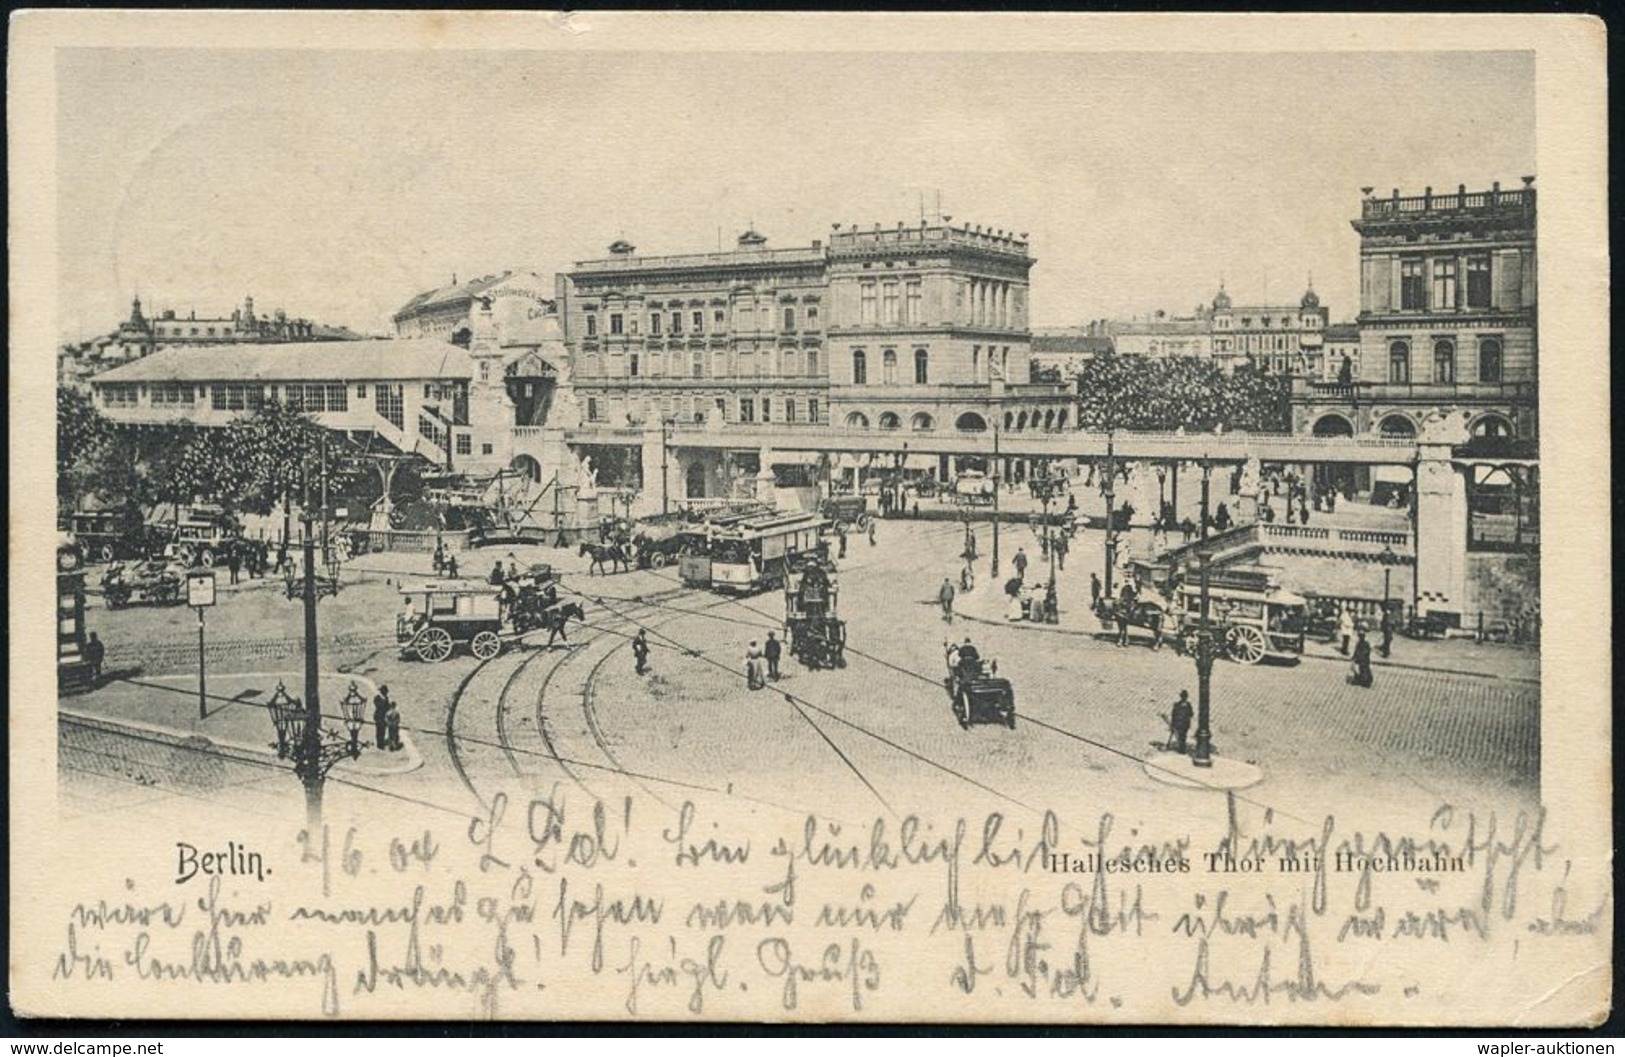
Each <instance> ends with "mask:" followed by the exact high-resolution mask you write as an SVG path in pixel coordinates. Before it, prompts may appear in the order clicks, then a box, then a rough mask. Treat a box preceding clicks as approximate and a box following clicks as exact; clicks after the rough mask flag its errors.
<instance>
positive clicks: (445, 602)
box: [395, 580, 503, 664]
mask: <svg viewBox="0 0 1625 1057" xmlns="http://www.w3.org/2000/svg"><path fill="white" fill-rule="evenodd" d="M401 594H402V595H403V596H405V598H406V606H405V608H404V609H403V610H402V613H401V615H400V616H399V617H398V618H397V619H396V627H395V640H396V643H397V644H398V645H399V647H400V654H401V656H402V657H403V658H416V659H418V660H420V661H425V662H427V663H429V664H439V663H440V662H441V661H444V660H445V659H446V658H448V657H450V656H451V655H452V653H453V652H455V650H456V649H457V648H458V647H459V646H466V647H467V648H468V652H470V653H472V654H473V655H474V656H475V657H477V658H479V659H480V660H482V661H488V660H490V659H491V658H493V657H495V656H496V655H497V654H499V653H501V652H502V646H503V638H502V632H503V612H502V610H503V605H502V601H501V599H500V598H499V597H498V595H497V589H496V588H494V587H491V586H490V585H488V584H484V583H480V582H478V581H474V580H437V581H431V582H429V583H421V584H413V585H407V586H403V587H402V588H401Z"/></svg>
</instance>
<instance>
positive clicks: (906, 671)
mask: <svg viewBox="0 0 1625 1057" xmlns="http://www.w3.org/2000/svg"><path fill="white" fill-rule="evenodd" d="M727 601H730V602H733V603H734V604H735V605H738V606H740V607H742V608H744V609H745V610H747V611H749V612H752V613H757V614H760V615H763V616H767V615H768V614H765V613H763V612H762V611H761V610H759V609H757V608H756V607H754V606H751V605H748V604H746V603H745V602H744V601H743V600H742V599H736V598H729V599H727ZM845 651H846V652H847V653H851V654H854V655H856V656H858V657H862V658H863V659H865V660H868V661H872V662H874V663H875V664H878V665H880V666H882V667H884V668H889V669H891V670H892V671H895V672H898V673H901V674H903V675H907V676H911V677H913V678H915V679H918V680H920V681H921V682H924V683H928V684H930V685H931V686H933V687H939V688H940V687H941V686H942V682H941V680H939V679H936V678H933V677H932V676H929V675H925V674H923V673H921V672H917V671H915V670H914V669H912V668H908V667H905V666H903V665H900V664H896V663H894V662H892V661H888V660H886V659H884V658H882V657H878V656H875V655H874V654H871V653H866V652H864V651H863V650H859V649H855V648H853V647H852V646H846V647H845ZM707 659H708V660H709V658H707ZM712 663H716V662H714V661H713V662H712ZM808 706H809V707H811V708H813V709H815V710H817V711H820V712H824V710H823V709H820V708H818V706H817V705H813V704H811V703H810V702H808ZM824 714H825V715H829V716H830V717H831V718H833V719H836V720H837V721H839V722H842V723H846V724H847V725H849V726H852V727H854V728H855V729H858V730H861V731H863V733H865V734H869V735H870V736H871V737H874V738H876V739H878V740H885V739H882V738H880V736H879V735H877V734H873V733H872V732H870V731H868V730H865V729H864V728H862V727H859V726H857V724H853V723H851V722H850V721H849V720H845V719H842V718H841V717H839V716H836V715H834V714H833V713H829V712H824ZM1022 719H1023V721H1024V722H1026V723H1030V724H1032V725H1033V726H1036V727H1038V728H1040V729H1042V730H1048V731H1050V732H1052V733H1054V734H1059V735H1062V736H1064V737H1067V738H1070V739H1072V740H1073V741H1077V742H1080V743H1082V744H1085V745H1089V746H1091V747H1093V748H1097V749H1099V750H1101V751H1102V752H1105V753H1109V754H1111V755H1113V756H1118V757H1121V758H1123V759H1126V760H1130V761H1133V762H1134V763H1138V764H1140V765H1141V766H1143V767H1146V768H1149V769H1151V770H1154V771H1157V772H1159V773H1161V774H1165V775H1168V776H1170V777H1177V778H1179V779H1180V780H1181V781H1182V782H1184V781H1194V782H1196V783H1197V784H1198V785H1200V786H1202V787H1203V788H1205V789H1207V790H1209V791H1211V792H1223V793H1228V794H1230V795H1231V796H1234V797H1235V798H1236V799H1237V800H1240V801H1242V802H1243V803H1247V804H1251V805H1252V806H1254V807H1257V808H1260V809H1263V810H1268V811H1273V812H1274V813H1275V814H1277V815H1280V816H1281V817H1283V818H1289V819H1292V820H1294V821H1297V822H1303V823H1305V824H1306V825H1313V823H1312V822H1310V820H1308V819H1304V818H1300V817H1298V816H1297V815H1294V814H1292V813H1291V812H1288V811H1285V810H1282V809H1280V808H1277V807H1275V806H1274V805H1271V804H1266V803H1264V802H1262V801H1260V800H1256V799H1253V798H1252V797H1248V796H1244V795H1242V794H1241V793H1240V792H1238V791H1236V790H1234V789H1228V788H1225V787H1223V786H1216V785H1209V784H1208V783H1205V782H1201V781H1200V780H1198V779H1194V778H1191V777H1189V776H1186V775H1183V774H1179V773H1178V772H1175V771H1172V770H1170V769H1169V768H1166V767H1163V766H1161V765H1160V764H1157V763H1154V762H1152V761H1151V760H1148V759H1146V758H1144V757H1141V756H1136V755H1134V754H1133V753H1132V752H1128V751H1125V750H1123V749H1119V748H1116V747H1114V746H1112V745H1108V744H1106V743H1105V742H1102V741H1097V740H1095V739H1093V738H1089V737H1086V736H1085V735H1082V734H1078V733H1076V732H1075V731H1070V730H1067V729H1065V728H1064V727H1058V726H1055V725H1054V724H1052V723H1048V722H1045V721H1044V720H1041V719H1037V718H1035V717H1033V716H1032V715H1030V714H1025V713H1024V714H1023V716H1022ZM887 743H888V744H894V743H891V742H887ZM894 747H896V748H899V749H901V750H902V751H904V752H909V753H910V754H911V755H913V754H912V753H911V752H910V750H907V749H903V748H902V747H901V746H896V745H894ZM919 758H920V759H922V760H923V761H924V762H927V763H930V764H932V765H933V766H938V767H942V766H943V765H941V764H937V763H936V762H935V761H932V760H929V759H926V758H925V757H919ZM944 769H945V770H950V769H948V768H944ZM950 773H954V774H956V775H957V772H952V771H951V772H950ZM960 777H964V776H960ZM965 780H966V781H968V782H971V784H973V785H978V786H979V787H980V788H983V789H986V790H987V791H988V792H992V793H994V794H995V795H998V796H1001V797H1003V798H1004V799H1007V800H1010V801H1011V802H1012V803H1016V804H1020V805H1021V806H1022V807H1028V809H1029V810H1037V809H1036V808H1031V807H1029V806H1028V805H1026V804H1022V803H1021V802H1020V801H1018V800H1015V799H1014V798H1013V797H1009V796H1008V795H1006V794H1003V793H999V792H998V791H997V790H992V789H988V787H986V786H981V785H980V783H977V782H975V781H974V780H973V779H969V778H965Z"/></svg>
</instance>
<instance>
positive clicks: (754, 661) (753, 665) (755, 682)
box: [745, 639, 767, 690]
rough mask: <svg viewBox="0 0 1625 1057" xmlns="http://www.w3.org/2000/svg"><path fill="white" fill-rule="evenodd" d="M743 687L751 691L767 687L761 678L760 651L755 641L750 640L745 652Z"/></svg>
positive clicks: (765, 681) (764, 680)
mask: <svg viewBox="0 0 1625 1057" xmlns="http://www.w3.org/2000/svg"><path fill="white" fill-rule="evenodd" d="M745 685H746V686H747V687H749V688H750V689H752V690H760V689H761V688H762V687H764V686H766V685H767V680H766V679H763V678H762V651H761V650H760V649H758V648H757V646H756V640H755V639H752V640H751V643H750V648H749V649H748V650H746V651H745Z"/></svg>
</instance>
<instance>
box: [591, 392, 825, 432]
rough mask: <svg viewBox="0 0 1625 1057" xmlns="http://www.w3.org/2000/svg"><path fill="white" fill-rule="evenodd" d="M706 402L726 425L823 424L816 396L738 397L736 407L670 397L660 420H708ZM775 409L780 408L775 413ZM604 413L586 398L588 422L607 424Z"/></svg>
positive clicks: (718, 400) (723, 400) (600, 404)
mask: <svg viewBox="0 0 1625 1057" xmlns="http://www.w3.org/2000/svg"><path fill="white" fill-rule="evenodd" d="M707 399H709V401H710V406H713V407H715V408H716V409H717V410H718V411H719V412H721V413H722V417H723V420H724V421H727V422H739V423H755V422H758V421H760V422H767V423H772V422H775V421H778V422H790V423H797V422H806V423H808V424H811V425H817V424H818V422H819V421H820V420H819V417H818V415H819V404H818V399H817V398H816V397H810V398H808V399H806V400H805V401H803V400H797V399H796V398H795V397H784V398H774V397H770V396H763V397H755V396H742V397H739V398H738V402H737V404H735V403H734V401H732V400H731V399H730V398H728V397H725V396H717V397H710V398H704V397H689V398H688V399H687V401H686V402H685V401H684V400H683V399H682V398H681V397H671V396H667V397H663V398H662V399H661V400H660V401H659V404H658V408H659V413H660V417H661V418H662V419H668V418H675V419H680V420H683V421H692V422H700V421H703V420H704V418H705V411H704V408H705V407H706V406H707ZM775 408H777V409H778V410H777V411H776V412H775ZM651 410H654V406H653V405H652V404H646V405H645V406H644V407H643V408H642V409H641V414H640V415H638V416H634V415H631V414H627V415H626V421H627V422H628V423H629V424H630V423H633V422H634V419H635V418H636V420H638V421H641V420H642V418H643V417H645V416H646V414H647V412H649V411H651ZM758 410H760V412H761V417H760V418H757V412H758ZM605 411H606V407H605V401H603V400H601V399H600V398H598V397H596V396H589V397H588V398H587V421H589V422H603V421H606V419H607V415H606V413H605ZM775 414H777V415H778V416H779V417H777V418H775Z"/></svg>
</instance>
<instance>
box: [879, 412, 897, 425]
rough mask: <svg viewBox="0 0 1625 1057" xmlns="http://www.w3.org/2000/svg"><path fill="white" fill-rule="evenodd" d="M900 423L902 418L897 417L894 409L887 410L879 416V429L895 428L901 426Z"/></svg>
mask: <svg viewBox="0 0 1625 1057" xmlns="http://www.w3.org/2000/svg"><path fill="white" fill-rule="evenodd" d="M902 424H903V420H902V419H900V418H898V417H897V413H896V412H895V411H887V412H884V413H882V414H881V416H880V428H881V429H897V428H899V427H901V426H902Z"/></svg>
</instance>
